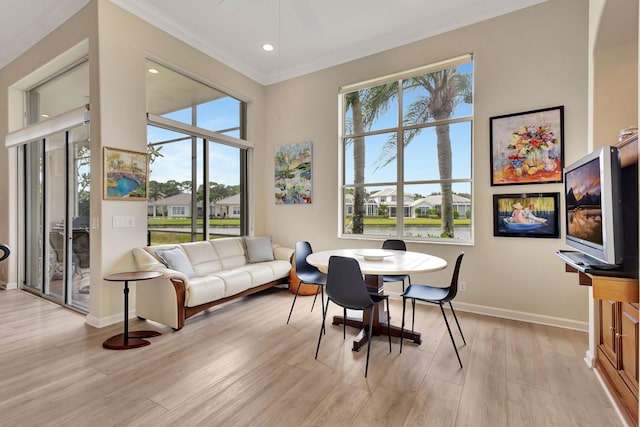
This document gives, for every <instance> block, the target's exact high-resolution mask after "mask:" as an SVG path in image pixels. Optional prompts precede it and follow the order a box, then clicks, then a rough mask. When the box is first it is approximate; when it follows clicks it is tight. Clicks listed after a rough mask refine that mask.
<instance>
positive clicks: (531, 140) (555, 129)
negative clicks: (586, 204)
mask: <svg viewBox="0 0 640 427" xmlns="http://www.w3.org/2000/svg"><path fill="white" fill-rule="evenodd" d="M489 120H490V132H491V134H490V141H491V185H513V184H534V183H536V184H541V183H554V182H562V168H563V167H564V145H563V144H564V124H563V121H564V106H558V107H551V108H545V109H542V110H533V111H525V112H523V113H516V114H507V115H504V116H496V117H491V118H490V119H489Z"/></svg>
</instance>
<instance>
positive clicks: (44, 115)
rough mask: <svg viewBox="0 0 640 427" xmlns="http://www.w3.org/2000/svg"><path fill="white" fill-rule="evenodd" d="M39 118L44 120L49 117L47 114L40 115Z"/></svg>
mask: <svg viewBox="0 0 640 427" xmlns="http://www.w3.org/2000/svg"><path fill="white" fill-rule="evenodd" d="M40 117H43V118H45V119H46V118H48V117H49V115H48V114H40Z"/></svg>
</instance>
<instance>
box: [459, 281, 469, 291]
mask: <svg viewBox="0 0 640 427" xmlns="http://www.w3.org/2000/svg"><path fill="white" fill-rule="evenodd" d="M458 289H460V292H464V291H466V290H467V283H466V282H458Z"/></svg>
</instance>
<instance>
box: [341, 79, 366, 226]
mask: <svg viewBox="0 0 640 427" xmlns="http://www.w3.org/2000/svg"><path fill="white" fill-rule="evenodd" d="M345 102H346V108H347V110H349V109H351V111H352V114H353V119H352V120H353V123H352V125H353V133H354V134H355V135H359V134H362V132H364V130H365V127H364V122H363V110H362V103H361V102H360V93H359V92H351V93H349V94H347V95H346V96H345ZM364 155H365V147H364V136H356V137H354V138H353V167H354V174H353V180H354V184H355V189H354V192H353V215H352V217H351V232H352V233H353V234H362V233H363V232H364V213H365V212H364V196H365V191H364V187H363V186H362V184H364V161H365V157H364Z"/></svg>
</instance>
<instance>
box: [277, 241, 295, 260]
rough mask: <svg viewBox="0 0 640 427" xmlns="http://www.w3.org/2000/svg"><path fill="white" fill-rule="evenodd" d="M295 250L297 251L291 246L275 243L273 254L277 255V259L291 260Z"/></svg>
mask: <svg viewBox="0 0 640 427" xmlns="http://www.w3.org/2000/svg"><path fill="white" fill-rule="evenodd" d="M294 252H295V251H294V250H293V249H291V248H285V247H284V246H280V245H273V256H274V257H275V259H278V260H283V261H289V262H291V260H292V259H293V253H294Z"/></svg>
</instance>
